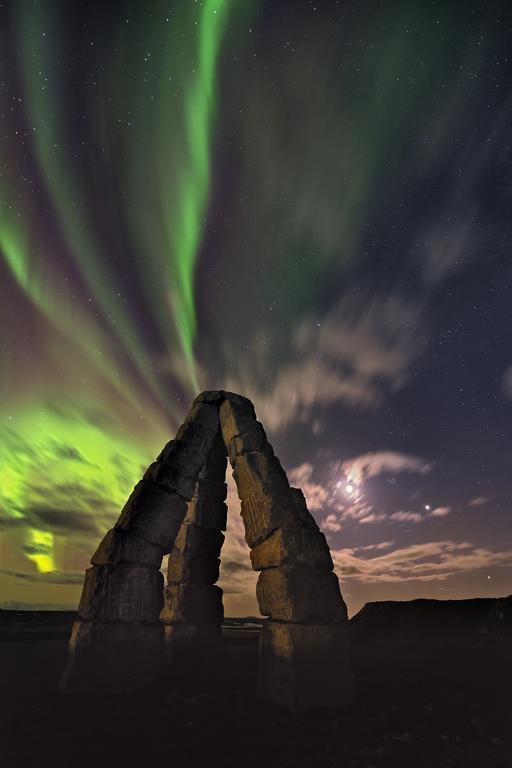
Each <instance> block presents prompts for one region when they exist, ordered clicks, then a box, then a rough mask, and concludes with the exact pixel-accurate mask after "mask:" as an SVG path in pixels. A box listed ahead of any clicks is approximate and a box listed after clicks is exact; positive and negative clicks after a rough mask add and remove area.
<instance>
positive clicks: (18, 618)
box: [0, 597, 512, 768]
mask: <svg viewBox="0 0 512 768" xmlns="http://www.w3.org/2000/svg"><path fill="white" fill-rule="evenodd" d="M74 619H75V614H74V613H72V612H65V611H59V612H50V611H40V612H38V611H33V612H32V611H30V612H28V611H23V612H22V611H0V680H1V686H0V701H1V713H2V717H1V720H0V745H1V746H0V757H1V760H0V762H1V764H2V765H5V766H8V768H25V766H31V767H32V766H34V768H35V766H37V767H38V768H42V767H43V766H51V767H52V768H59V767H60V766H63V767H64V766H66V768H67V767H68V766H69V767H70V766H96V767H99V766H117V765H123V766H132V765H133V766H135V765H137V766H153V765H155V766H162V765H167V764H168V765H172V766H176V765H178V766H182V765H187V766H196V765H204V764H206V763H205V761H207V764H208V765H222V766H250V767H252V766H254V767H256V766H258V768H260V767H262V766H272V768H277V766H281V767H282V768H286V767H287V766H308V767H309V766H315V767H316V766H340V768H341V767H342V766H352V767H354V768H358V767H361V768H363V767H365V768H370V766H375V767H376V768H377V767H384V768H397V767H399V766H404V768H416V766H421V767H423V768H439V767H441V768H444V766H446V767H447V766H460V767H461V768H462V767H464V768H467V767H468V766H478V768H485V767H486V766H489V767H492V768H494V766H499V767H501V766H503V768H506V767H508V766H512V738H511V726H512V694H511V691H512V660H511V648H512V597H508V598H501V599H497V600H495V599H475V600H463V601H435V600H415V601H412V602H405V603H394V602H382V603H370V604H368V605H366V606H365V607H364V608H363V609H362V610H361V611H360V612H359V613H358V614H357V615H356V616H354V617H353V618H352V619H351V621H350V622H349V627H350V635H351V645H352V650H351V655H352V661H353V664H354V669H355V674H356V701H355V702H354V703H353V704H352V705H350V706H349V707H348V708H347V709H340V710H339V711H336V710H330V709H324V710H322V709H319V710H317V711H313V712H309V713H306V714H302V715H292V714H289V713H287V712H286V711H284V710H281V709H279V708H277V707H274V706H273V705H271V704H269V703H263V702H261V701H260V700H258V699H257V697H256V695H255V691H256V670H257V644H258V635H259V622H260V620H259V619H256V618H251V619H228V620H226V622H225V624H224V627H223V631H224V636H225V639H226V645H227V654H226V658H225V661H224V662H223V664H222V668H221V669H219V668H217V669H207V668H205V666H204V665H203V664H202V663H201V659H196V660H195V663H194V665H193V667H192V668H189V669H185V668H181V669H174V670H173V671H172V672H171V673H170V676H169V677H168V678H166V679H162V680H161V681H159V683H158V685H154V686H152V687H151V688H149V689H146V690H144V691H142V692H139V693H138V694H136V695H131V696H120V697H105V696H103V697H101V696H94V695H91V696H87V697H72V696H62V695H61V694H59V693H58V691H57V684H58V680H59V676H60V674H61V672H62V668H63V666H64V664H65V661H66V655H67V643H68V639H69V633H70V629H71V626H72V623H73V621H74Z"/></svg>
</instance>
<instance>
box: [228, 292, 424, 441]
mask: <svg viewBox="0 0 512 768" xmlns="http://www.w3.org/2000/svg"><path fill="white" fill-rule="evenodd" d="M422 320H423V316H422V309H421V308H420V307H419V306H418V304H416V303H413V302H408V301H405V300H404V299H402V298H401V297H399V296H389V297H387V298H384V299H381V298H375V297H365V298H358V299H357V300H356V299H354V298H353V297H350V296H345V297H344V298H343V299H342V300H341V301H340V302H339V303H338V305H337V306H335V307H334V308H333V309H332V310H331V311H330V312H329V313H328V314H327V315H325V316H323V317H322V316H316V317H313V316H310V317H308V318H305V319H304V320H303V321H302V322H301V323H300V324H299V325H298V326H297V328H296V329H295V330H294V331H293V332H292V336H291V338H290V340H289V343H288V344H287V353H288V362H284V363H283V365H281V366H280V367H279V369H277V370H276V367H275V358H274V353H273V347H272V340H271V338H270V337H269V338H268V339H265V340H263V339H262V340H260V341H261V343H259V344H258V345H257V350H256V351H255V355H256V356H258V357H259V359H258V361H257V364H255V366H254V367H253V368H252V369H251V375H250V376H249V375H248V373H247V367H246V366H245V367H241V368H240V370H239V371H238V372H235V373H234V374H233V373H232V374H230V375H228V376H227V381H226V385H225V386H226V388H227V389H234V391H243V392H245V393H246V394H247V395H248V396H249V397H250V398H251V399H252V400H253V401H254V403H255V405H256V409H257V412H258V415H259V417H260V418H261V419H262V421H263V422H264V423H265V424H266V425H268V426H269V428H270V429H273V430H280V429H283V428H284V427H285V426H286V425H288V424H290V423H291V422H294V421H297V420H299V421H307V420H308V419H309V418H310V416H311V413H312V411H313V410H314V409H315V410H316V409H318V408H327V407H329V406H331V405H333V404H335V403H344V404H346V405H348V406H359V407H363V408H373V407H375V406H377V405H378V404H379V403H380V402H381V401H382V399H383V397H384V396H385V394H386V393H389V392H390V391H396V390H397V389H399V388H401V387H402V386H403V385H404V384H405V382H406V381H407V377H408V370H409V365H410V363H411V361H412V359H413V358H414V357H415V355H416V353H417V351H418V343H419V338H420V327H421V323H422ZM263 341H265V343H263ZM234 359H236V356H234V355H232V354H230V368H231V370H232V361H233V360H234ZM255 371H256V373H255ZM259 380H260V383H259ZM269 382H270V383H269ZM316 422H317V417H315V418H314V419H313V420H312V423H316Z"/></svg>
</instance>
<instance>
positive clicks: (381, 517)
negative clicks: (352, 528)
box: [359, 512, 386, 525]
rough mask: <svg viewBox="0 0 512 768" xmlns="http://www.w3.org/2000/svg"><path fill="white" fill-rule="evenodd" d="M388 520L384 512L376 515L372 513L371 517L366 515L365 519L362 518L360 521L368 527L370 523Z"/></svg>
mask: <svg viewBox="0 0 512 768" xmlns="http://www.w3.org/2000/svg"><path fill="white" fill-rule="evenodd" d="M385 519H386V515H385V514H384V513H382V512H379V513H376V512H372V513H371V514H370V515H366V516H365V517H361V518H360V519H359V522H360V523H361V524H363V525H368V524H370V523H381V522H382V521H383V520H385Z"/></svg>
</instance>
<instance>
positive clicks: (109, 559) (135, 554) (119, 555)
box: [91, 528, 162, 568]
mask: <svg viewBox="0 0 512 768" xmlns="http://www.w3.org/2000/svg"><path fill="white" fill-rule="evenodd" d="M161 562H162V550H161V549H159V547H155V546H154V544H150V543H149V542H147V541H144V539H139V538H138V537H137V536H133V535H132V534H131V533H129V532H128V531H122V530H120V529H116V528H112V529H111V530H110V531H108V532H107V533H106V534H105V536H104V538H103V539H102V541H101V543H100V545H99V547H98V549H97V550H96V552H95V553H94V555H93V556H92V557H91V563H92V564H93V565H118V564H119V563H138V564H139V565H147V566H149V567H151V568H160V564H161Z"/></svg>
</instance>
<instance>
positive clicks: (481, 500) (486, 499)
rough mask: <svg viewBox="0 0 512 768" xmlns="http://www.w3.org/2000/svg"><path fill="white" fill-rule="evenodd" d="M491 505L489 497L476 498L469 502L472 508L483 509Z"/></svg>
mask: <svg viewBox="0 0 512 768" xmlns="http://www.w3.org/2000/svg"><path fill="white" fill-rule="evenodd" d="M488 503H489V497H488V496H476V497H475V498H474V499H471V501H470V502H469V506H470V507H482V506H483V505H484V504H488Z"/></svg>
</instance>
